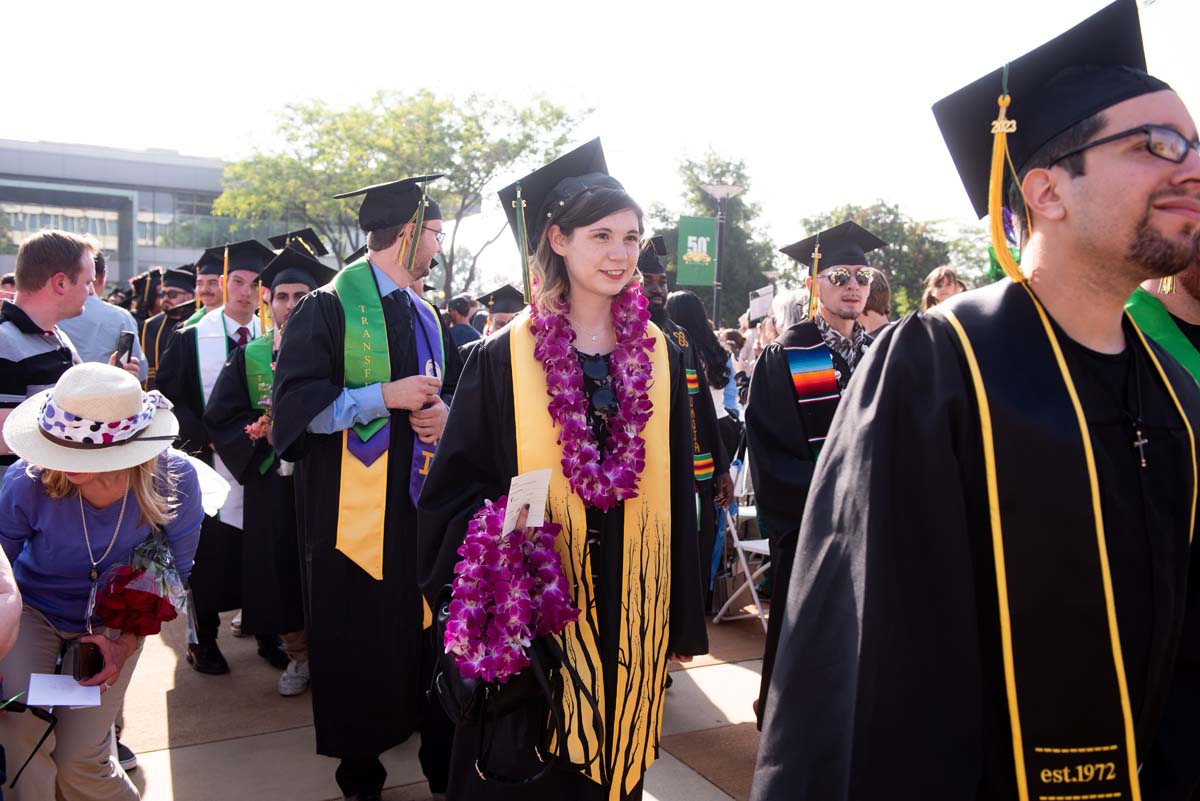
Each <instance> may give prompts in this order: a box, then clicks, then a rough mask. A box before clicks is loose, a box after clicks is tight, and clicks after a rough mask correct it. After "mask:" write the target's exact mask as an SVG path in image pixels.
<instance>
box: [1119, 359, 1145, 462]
mask: <svg viewBox="0 0 1200 801" xmlns="http://www.w3.org/2000/svg"><path fill="white" fill-rule="evenodd" d="M1129 347H1130V354H1129V365H1128V367H1127V372H1126V373H1125V392H1124V395H1125V397H1126V399H1128V397H1129V377H1130V373H1132V374H1133V396H1134V403H1135V404H1136V407H1135V409H1134V413H1130V412H1129V410H1128V409H1122V411H1123V412H1124V413H1125V416H1126V417H1128V418H1129V422H1130V423H1132V424H1133V433H1134V437H1135V439H1134V440H1133V447H1135V448H1137V452H1138V463H1139V464H1140V465H1141V467H1142V469H1143V470H1145V469H1146V465H1147V462H1146V446H1147V445H1149V444H1150V440H1149V439H1147V438H1146V435H1145V434H1144V433H1142V431H1143V428H1144V427H1145V426H1144V425H1143V423H1142V376H1141V373H1139V372H1138V358H1137V357H1138V351H1137V346H1136V345H1133V344H1130V346H1129Z"/></svg>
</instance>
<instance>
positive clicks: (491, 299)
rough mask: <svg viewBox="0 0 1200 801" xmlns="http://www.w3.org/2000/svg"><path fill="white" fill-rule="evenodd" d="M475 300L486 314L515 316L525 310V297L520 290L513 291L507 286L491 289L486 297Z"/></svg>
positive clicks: (481, 296) (482, 296)
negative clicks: (484, 309) (486, 311)
mask: <svg viewBox="0 0 1200 801" xmlns="http://www.w3.org/2000/svg"><path fill="white" fill-rule="evenodd" d="M476 300H478V301H479V305H481V306H484V307H486V308H487V310H488V314H516V313H517V312H519V311H521V309H524V308H525V296H524V295H522V294H521V290H519V289H514V288H512V287H511V286H509V285H508V284H505V285H504V286H502V287H500V288H499V289H493V290H492V291H491V292H488V293H487V294H486V295H480V296H479V297H478V298H476Z"/></svg>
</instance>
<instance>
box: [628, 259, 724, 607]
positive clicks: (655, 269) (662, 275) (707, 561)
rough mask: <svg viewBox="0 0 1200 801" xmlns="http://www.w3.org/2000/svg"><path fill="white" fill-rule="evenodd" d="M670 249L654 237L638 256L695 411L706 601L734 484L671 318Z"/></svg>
mask: <svg viewBox="0 0 1200 801" xmlns="http://www.w3.org/2000/svg"><path fill="white" fill-rule="evenodd" d="M666 255H667V247H666V244H665V243H664V241H663V238H662V237H661V236H655V237H651V238H650V240H649V241H648V242H646V245H645V247H643V248H642V252H641V253H640V254H638V265H637V266H638V271H639V272H640V273H641V274H642V294H643V295H645V296H646V302H647V304H648V307H649V310H650V320H651V321H652V322H653V323H654V324H655V325H657V326H658V327H659V328H661V329H662V331H663V334H665V335H666V336H667V337H669V338H670V339H671V340H672V341H674V343H675V344H676V345H678V346H679V350H680V351H682V352H683V371H684V375H685V376H686V378H687V387H688V397H689V400H690V401H691V412H692V462H693V466H694V471H695V477H696V494H697V495H698V496H699V497H700V506H699V512H700V513H699V515H698V518H697V525H698V528H699V533H700V586H701V588H702V589H701V591H702V592H703V593H704V594H705V597H707V594H708V586H709V582H710V579H711V577H712V576H711V574H712V552H713V542H714V540H716V535H717V514H716V508H717V507H718V506H721V507H725V506H728V505H729V502H730V501H731V500H733V480H732V479H731V478H730V477H729V454H728V453H727V452H726V450H725V443H724V440H723V439H722V438H721V430H720V428H719V427H718V425H717V412H716V407H715V406H714V405H713V401H712V392H711V391H710V389H709V385H708V379H707V378H706V377H705V371H704V368H703V366H702V365H701V364H700V362H699V358H698V356H697V354H696V348H695V347H694V346H693V345H692V343H691V341H690V340H689V339H688V336H687V332H686V331H684V330H683V328H682V327H681V326H679V325H678V324H676V323H675V322H674V321H673V320H672V319H671V318H670V317H669V316H667V295H668V294H669V293H670V289H669V287H668V286H667V268H666V266H665V265H664V264H663V261H662V257H663V256H666Z"/></svg>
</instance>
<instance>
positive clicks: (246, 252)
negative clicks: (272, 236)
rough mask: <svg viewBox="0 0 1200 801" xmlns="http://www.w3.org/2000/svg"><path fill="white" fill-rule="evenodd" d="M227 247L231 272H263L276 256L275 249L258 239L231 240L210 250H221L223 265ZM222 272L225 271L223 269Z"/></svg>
mask: <svg viewBox="0 0 1200 801" xmlns="http://www.w3.org/2000/svg"><path fill="white" fill-rule="evenodd" d="M226 248H228V250H229V272H233V271H235V270H247V271H249V272H252V273H261V272H262V271H263V268H264V267H266V266H267V264H268V263H269V262H270V261H271V259H273V258H275V251H273V250H271V249H270V248H269V247H267V246H266V245H264V244H263V243H262V242H259V241H258V240H257V239H243V240H242V241H241V242H230V243H229V244H228V245H225V246H224V247H221V248H210V250H218V251H220V254H221V262H222V267H223V266H224V261H225V250H226ZM205 272H206V273H207V272H208V271H207V270H206V271H205ZM222 272H224V271H223V270H222Z"/></svg>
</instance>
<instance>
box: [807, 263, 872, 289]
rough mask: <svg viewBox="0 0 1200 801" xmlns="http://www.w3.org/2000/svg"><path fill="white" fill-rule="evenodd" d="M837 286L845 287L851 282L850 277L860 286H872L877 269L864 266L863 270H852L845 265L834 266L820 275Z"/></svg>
mask: <svg viewBox="0 0 1200 801" xmlns="http://www.w3.org/2000/svg"><path fill="white" fill-rule="evenodd" d="M820 277H821V278H824V279H825V280H827V281H828V282H829V283H831V284H833V285H834V286H836V287H843V286H845V285H846V284H848V283H850V279H851V278H853V279H854V283H856V284H858V285H859V286H870V285H871V282H872V281H873V280H875V271H874V270H872V269H871V268H870V267H863V268H862V269H861V270H855V271H853V272H851V271H850V270H847V269H846V268H845V267H834V268H833V269H832V270H830V271H829V272H827V273H824V274H822V275H821V276H820Z"/></svg>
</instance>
